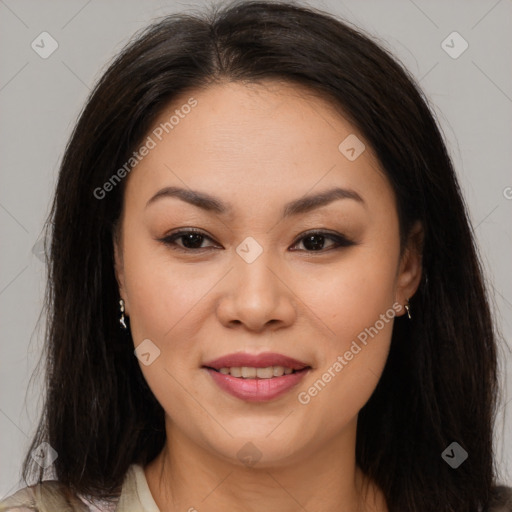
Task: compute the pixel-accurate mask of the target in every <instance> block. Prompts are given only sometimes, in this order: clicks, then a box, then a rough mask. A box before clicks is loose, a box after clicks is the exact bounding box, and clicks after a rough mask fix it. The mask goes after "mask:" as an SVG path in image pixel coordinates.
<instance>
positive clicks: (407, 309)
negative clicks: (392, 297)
mask: <svg viewBox="0 0 512 512" xmlns="http://www.w3.org/2000/svg"><path fill="white" fill-rule="evenodd" d="M404 308H405V311H406V312H407V318H408V319H409V320H412V316H411V306H409V299H407V302H406V303H405V304H404Z"/></svg>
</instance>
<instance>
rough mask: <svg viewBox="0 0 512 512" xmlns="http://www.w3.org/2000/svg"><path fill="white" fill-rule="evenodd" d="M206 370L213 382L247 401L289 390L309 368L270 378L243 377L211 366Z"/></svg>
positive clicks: (256, 400)
mask: <svg viewBox="0 0 512 512" xmlns="http://www.w3.org/2000/svg"><path fill="white" fill-rule="evenodd" d="M206 370H207V371H208V373H209V374H210V375H211V376H212V378H213V380H214V382H215V384H217V385H218V386H219V387H220V388H221V389H222V390H224V391H226V392H227V393H229V394H230V395H233V396H235V397H236V398H240V399H241V400H246V401H249V402H265V401H268V400H272V399H274V398H277V397H279V396H281V395H284V394H285V393H286V392H288V391H290V390H291V389H292V388H293V387H294V386H296V385H297V384H298V383H299V382H300V381H301V380H302V379H303V378H304V376H305V375H306V373H308V370H309V368H308V369H304V370H300V371H297V372H294V373H290V374H289V375H283V376H281V377H272V378H271V379H243V378H241V377H232V376H231V375H224V374H223V373H220V372H217V371H215V370H212V369H211V368H206Z"/></svg>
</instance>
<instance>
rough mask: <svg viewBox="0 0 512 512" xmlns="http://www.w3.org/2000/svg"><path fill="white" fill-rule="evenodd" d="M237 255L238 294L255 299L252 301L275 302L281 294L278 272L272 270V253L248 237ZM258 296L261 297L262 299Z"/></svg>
mask: <svg viewBox="0 0 512 512" xmlns="http://www.w3.org/2000/svg"><path fill="white" fill-rule="evenodd" d="M236 253H237V257H236V258H235V262H236V263H235V269H234V271H235V274H236V286H237V290H238V294H239V295H241V294H243V295H246V296H247V297H253V299H252V300H256V301H257V300H263V299H265V300H272V301H274V300H275V299H276V294H278V293H279V291H278V290H277V288H279V285H278V283H279V280H277V279H276V276H275V272H276V270H275V269H272V266H275V260H274V258H273V255H272V251H271V250H269V249H268V248H267V247H265V248H264V247H263V246H262V245H261V244H260V243H258V242H257V241H256V240H255V239H254V238H253V237H247V238H246V239H245V240H244V241H243V242H242V243H240V244H239V245H238V247H237V248H236ZM271 269H272V270H273V271H271ZM276 281H277V282H276ZM258 296H261V297H260V299H258Z"/></svg>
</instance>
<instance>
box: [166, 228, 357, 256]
mask: <svg viewBox="0 0 512 512" xmlns="http://www.w3.org/2000/svg"><path fill="white" fill-rule="evenodd" d="M188 234H196V235H201V236H202V237H203V238H204V239H209V240H211V241H213V240H212V239H211V238H210V237H209V236H208V235H206V234H205V233H203V232H202V231H200V230H198V229H194V228H188V229H184V230H181V231H176V232H175V233H171V234H170V235H168V236H165V237H163V238H159V239H158V241H159V242H162V243H163V244H164V245H166V246H168V247H169V248H171V249H173V250H176V251H181V252H187V253H191V252H202V251H204V250H205V249H210V248H211V247H198V248H196V249H190V248H188V247H181V246H179V245H177V244H176V243H175V240H178V239H180V238H183V237H184V236H185V235H188ZM313 235H315V236H322V237H324V238H326V239H330V240H332V241H334V242H335V243H336V244H337V245H335V246H334V247H330V248H329V249H320V250H318V251H308V250H305V249H294V250H299V251H301V252H307V253H310V254H315V253H325V252H327V251H332V250H338V249H342V248H344V247H350V246H352V245H356V243H355V242H353V241H352V240H349V239H348V238H347V237H345V236H343V235H341V234H335V233H331V232H328V231H314V230H313V231H307V232H306V233H303V234H302V236H301V237H300V238H298V239H297V240H296V241H295V242H294V243H293V246H296V245H297V244H298V243H300V242H301V241H303V240H304V239H305V238H307V237H309V236H313Z"/></svg>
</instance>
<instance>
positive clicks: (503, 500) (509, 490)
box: [488, 485, 512, 512]
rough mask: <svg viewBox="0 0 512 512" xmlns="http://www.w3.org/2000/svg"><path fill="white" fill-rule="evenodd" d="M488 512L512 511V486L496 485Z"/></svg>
mask: <svg viewBox="0 0 512 512" xmlns="http://www.w3.org/2000/svg"><path fill="white" fill-rule="evenodd" d="M488 512H512V487H507V486H505V485H498V486H496V487H494V489H493V496H492V500H491V503H490V506H489V510H488Z"/></svg>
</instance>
